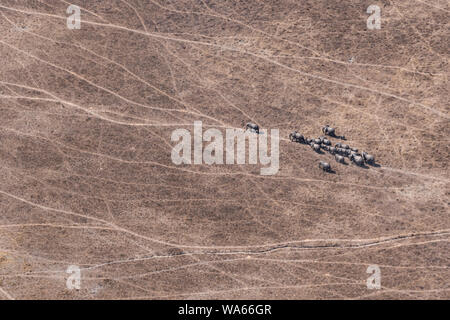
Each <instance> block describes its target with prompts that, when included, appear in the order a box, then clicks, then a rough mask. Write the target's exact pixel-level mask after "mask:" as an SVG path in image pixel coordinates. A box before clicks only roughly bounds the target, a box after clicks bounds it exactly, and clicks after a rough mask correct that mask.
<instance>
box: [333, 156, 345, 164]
mask: <svg viewBox="0 0 450 320" xmlns="http://www.w3.org/2000/svg"><path fill="white" fill-rule="evenodd" d="M334 159H335V160H336V162H339V163H345V158H344V157H343V156H340V155H338V154H337V155H335V156H334Z"/></svg>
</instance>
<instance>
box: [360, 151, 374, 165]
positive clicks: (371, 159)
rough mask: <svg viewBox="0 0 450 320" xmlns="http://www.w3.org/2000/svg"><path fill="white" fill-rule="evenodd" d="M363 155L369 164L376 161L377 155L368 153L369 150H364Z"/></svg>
mask: <svg viewBox="0 0 450 320" xmlns="http://www.w3.org/2000/svg"><path fill="white" fill-rule="evenodd" d="M362 157H363V159H364V161H366V162H367V163H368V164H374V163H375V157H374V156H373V155H371V154H368V153H367V152H363V153H362Z"/></svg>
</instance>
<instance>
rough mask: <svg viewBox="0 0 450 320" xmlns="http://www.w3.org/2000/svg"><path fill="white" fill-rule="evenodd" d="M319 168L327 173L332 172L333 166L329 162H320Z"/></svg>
mask: <svg viewBox="0 0 450 320" xmlns="http://www.w3.org/2000/svg"><path fill="white" fill-rule="evenodd" d="M319 168H320V169H322V170H323V171H326V172H331V166H330V164H329V163H328V162H324V161H320V162H319Z"/></svg>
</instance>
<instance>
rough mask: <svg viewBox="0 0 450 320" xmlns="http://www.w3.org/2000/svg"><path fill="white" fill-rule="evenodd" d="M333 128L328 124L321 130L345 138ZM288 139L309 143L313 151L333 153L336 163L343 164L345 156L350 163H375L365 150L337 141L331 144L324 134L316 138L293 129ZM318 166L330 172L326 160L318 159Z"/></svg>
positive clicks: (331, 135)
mask: <svg viewBox="0 0 450 320" xmlns="http://www.w3.org/2000/svg"><path fill="white" fill-rule="evenodd" d="M335 131H336V130H335V129H334V128H332V127H330V126H329V125H325V126H323V127H322V132H323V133H324V134H325V135H327V136H330V137H334V138H341V139H345V137H344V136H337V135H336V133H335ZM289 140H291V141H292V142H297V143H302V144H307V145H309V146H310V147H311V148H312V149H313V150H314V151H316V152H320V150H325V151H327V152H329V153H330V154H332V155H334V159H335V160H336V162H338V163H342V164H345V163H346V162H345V158H348V159H349V160H350V161H351V162H352V163H354V164H356V165H358V166H363V165H364V164H365V163H367V164H369V165H374V164H375V157H374V156H373V155H371V154H368V153H367V152H361V153H359V152H358V149H356V148H352V147H350V146H349V145H347V144H344V143H341V142H338V143H336V144H335V145H334V146H332V143H331V141H330V140H329V139H328V138H326V137H325V136H322V137H318V138H317V139H309V138H305V137H304V136H303V135H301V134H300V133H298V132H297V131H294V132H292V133H290V134H289ZM319 168H321V169H322V170H324V171H327V172H331V166H330V164H329V163H328V162H324V161H320V162H319Z"/></svg>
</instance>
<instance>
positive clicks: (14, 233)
mask: <svg viewBox="0 0 450 320" xmlns="http://www.w3.org/2000/svg"><path fill="white" fill-rule="evenodd" d="M70 3H73V4H75V5H78V6H79V7H80V8H81V29H79V30H77V29H74V30H71V29H69V28H68V27H67V23H66V18H67V17H68V16H69V14H67V12H66V10H67V7H68V6H69V5H70ZM70 3H69V2H67V1H64V0H41V1H38V0H27V1H25V0H0V57H1V64H0V298H2V299H3V298H4V299H8V298H9V299H52V298H54V299H134V298H136V299H138V298H140V299H185V298H187V299H231V298H235V299H255V298H258V299H265V298H267V299H269V298H270V299H448V298H450V293H449V290H450V286H449V276H450V272H449V267H450V263H449V260H450V256H449V240H450V218H449V182H450V174H449V168H448V160H449V137H450V129H449V128H450V122H449V117H450V112H449V95H448V91H449V83H448V76H449V69H448V67H449V64H448V61H449V21H450V19H449V14H450V6H449V3H448V1H445V0H411V1H400V0H347V1H342V0H339V1H338V0H331V1H330V0H302V1H299V0H295V1H294V0H249V1H244V0H241V1H239V0H235V1H231V0H227V1H223V0H220V1H219V0H164V1H163V0H149V1H144V0H104V1H103V0H102V1H100V0H95V1H94V0H73V1H72V0H71V1H70ZM371 4H376V5H378V6H380V8H381V19H382V20H381V29H380V30H369V29H368V27H367V24H366V21H367V18H368V16H369V14H368V13H367V12H366V10H367V7H368V6H369V5H371ZM349 60H350V61H349ZM194 121H202V122H203V125H204V126H205V127H206V126H208V127H214V128H218V129H220V130H224V129H225V128H241V127H242V123H243V122H245V121H252V122H255V123H257V124H258V125H259V126H260V127H262V128H267V129H275V128H277V129H280V136H281V138H282V139H281V141H280V170H279V172H278V173H277V174H276V175H272V176H262V175H260V174H259V169H260V167H261V165H259V164H258V165H248V164H247V165H206V164H203V165H187V164H183V165H175V164H174V163H173V162H172V160H171V150H172V147H173V146H174V142H172V141H171V133H172V131H173V130H175V129H179V128H186V129H189V130H192V126H193V122H194ZM324 124H330V125H332V126H335V127H336V128H337V133H338V134H344V135H345V136H346V137H347V143H348V144H350V145H351V146H354V147H356V148H359V149H360V150H367V151H369V152H370V153H372V154H374V155H375V156H376V159H377V164H378V165H377V166H368V167H366V168H359V167H357V166H355V165H351V164H348V165H341V164H338V163H336V162H335V161H334V160H333V159H332V157H331V156H330V155H328V154H318V153H314V152H313V151H312V150H311V149H310V148H309V147H307V146H305V145H301V144H296V143H292V142H290V141H289V140H288V139H287V138H288V134H289V133H290V132H291V131H292V130H298V131H300V132H301V133H303V134H304V135H306V136H308V137H317V136H319V135H321V131H320V127H321V125H324ZM332 140H333V142H337V141H338V140H337V139H332ZM320 160H327V161H329V162H330V163H331V164H332V166H333V169H334V170H335V173H333V174H329V173H325V172H323V171H321V170H320V169H319V168H318V161H320ZM374 264H375V265H378V266H379V268H380V270H381V289H379V290H376V289H375V290H374V289H372V290H370V289H368V288H367V286H366V279H367V278H368V277H369V274H367V273H366V270H367V268H368V266H369V265H374ZM70 265H76V266H79V267H80V268H81V284H80V289H73V290H69V289H68V288H67V286H66V280H67V278H68V276H69V274H68V273H66V270H67V268H68V266H70Z"/></svg>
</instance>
